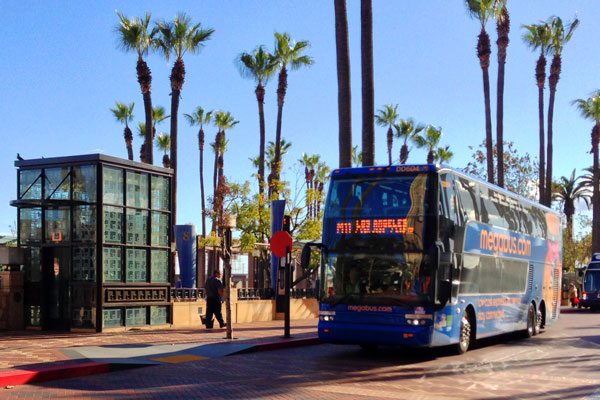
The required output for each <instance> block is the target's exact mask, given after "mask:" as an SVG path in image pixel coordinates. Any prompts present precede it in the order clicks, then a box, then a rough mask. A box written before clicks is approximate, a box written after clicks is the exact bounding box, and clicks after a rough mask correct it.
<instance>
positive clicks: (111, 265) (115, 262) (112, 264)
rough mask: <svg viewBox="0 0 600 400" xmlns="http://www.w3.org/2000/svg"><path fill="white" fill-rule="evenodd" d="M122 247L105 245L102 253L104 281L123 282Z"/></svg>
mask: <svg viewBox="0 0 600 400" xmlns="http://www.w3.org/2000/svg"><path fill="white" fill-rule="evenodd" d="M121 253H122V252H121V248H120V247H105V248H104V249H103V254H102V259H103V263H102V267H103V270H104V282H121V281H122V280H123V278H122V273H121V271H122V257H121Z"/></svg>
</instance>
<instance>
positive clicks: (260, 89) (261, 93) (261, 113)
mask: <svg viewBox="0 0 600 400" xmlns="http://www.w3.org/2000/svg"><path fill="white" fill-rule="evenodd" d="M254 93H256V101H257V102H258V119H259V125H260V142H259V148H258V154H259V163H258V190H259V195H260V198H259V199H260V200H259V206H260V208H262V206H263V205H264V195H265V142H266V138H265V137H266V133H265V109H264V105H265V88H264V86H263V85H262V83H260V82H259V83H258V86H256V90H255V91H254Z"/></svg>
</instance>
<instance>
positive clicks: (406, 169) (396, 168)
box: [331, 164, 558, 215]
mask: <svg viewBox="0 0 600 400" xmlns="http://www.w3.org/2000/svg"><path fill="white" fill-rule="evenodd" d="M444 170H449V171H452V172H453V173H455V174H457V175H460V176H463V177H465V178H467V179H471V180H474V181H477V182H478V183H479V184H482V185H485V186H488V187H491V188H493V189H495V190H497V191H499V192H502V193H505V194H507V195H510V196H512V197H516V198H518V199H520V200H522V201H524V202H527V203H530V204H531V205H534V206H536V207H540V208H543V209H544V210H545V211H546V212H550V213H552V214H555V215H558V214H557V212H556V211H554V210H553V209H551V208H549V207H546V206H544V205H542V204H540V203H538V202H535V201H533V200H531V199H528V198H527V197H523V196H521V195H519V194H517V193H514V192H511V191H510V190H506V189H504V188H501V187H500V186H497V185H494V184H493V183H489V182H486V181H485V180H483V179H481V178H479V177H477V176H474V175H470V174H467V173H465V172H463V171H460V170H459V169H456V168H453V167H450V166H448V165H443V164H402V165H379V166H372V167H354V168H337V169H334V170H333V172H332V173H331V177H332V178H336V177H340V176H352V175H370V174H373V175H375V174H403V173H418V172H436V171H444Z"/></svg>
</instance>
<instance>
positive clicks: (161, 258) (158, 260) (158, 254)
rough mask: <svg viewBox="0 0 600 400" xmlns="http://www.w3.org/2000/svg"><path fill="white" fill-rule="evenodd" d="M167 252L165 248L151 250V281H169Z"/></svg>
mask: <svg viewBox="0 0 600 400" xmlns="http://www.w3.org/2000/svg"><path fill="white" fill-rule="evenodd" d="M168 258H169V253H168V252H167V250H152V257H151V259H152V261H151V264H150V269H151V272H150V277H151V282H152V283H157V282H168V281H169V259H168Z"/></svg>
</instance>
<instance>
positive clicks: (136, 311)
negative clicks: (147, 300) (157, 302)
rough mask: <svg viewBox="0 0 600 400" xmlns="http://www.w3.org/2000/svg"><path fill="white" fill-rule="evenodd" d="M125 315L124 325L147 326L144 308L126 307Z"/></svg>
mask: <svg viewBox="0 0 600 400" xmlns="http://www.w3.org/2000/svg"><path fill="white" fill-rule="evenodd" d="M125 314H126V317H125V324H126V325H127V326H136V325H146V324H148V318H147V315H146V307H128V308H126V309H125Z"/></svg>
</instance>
